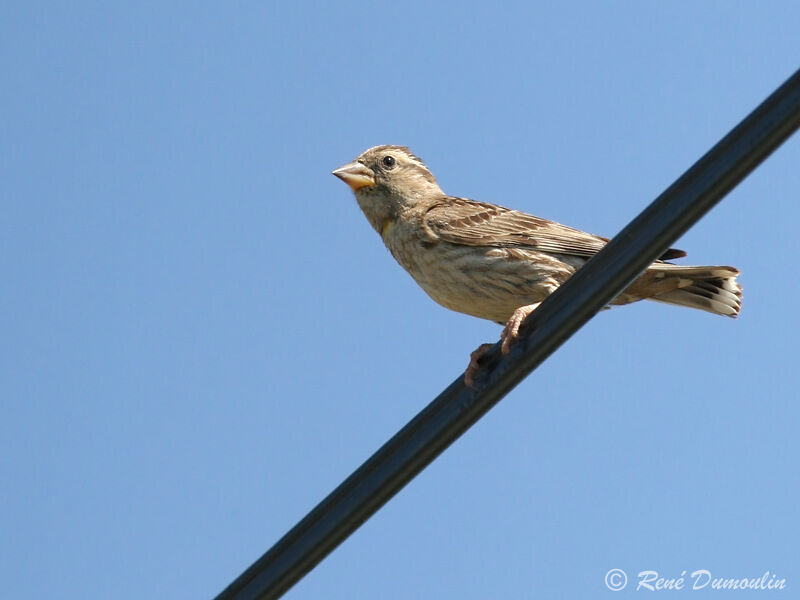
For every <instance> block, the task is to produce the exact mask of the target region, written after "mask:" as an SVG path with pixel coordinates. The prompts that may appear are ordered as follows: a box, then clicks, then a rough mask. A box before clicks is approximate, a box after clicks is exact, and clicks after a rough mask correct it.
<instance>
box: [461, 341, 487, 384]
mask: <svg viewBox="0 0 800 600" xmlns="http://www.w3.org/2000/svg"><path fill="white" fill-rule="evenodd" d="M493 346H494V344H481V345H480V346H478V347H477V348H475V350H473V352H472V354H470V355H469V365H468V366H467V370H466V371H464V383H465V384H466V385H467V387H472V384H474V383H475V377H476V376H477V375H478V373H480V370H481V365H480V360H481V359H482V358H483V357H484V356H485V355H486V353H487V352H488V351H489V350H491V349H492V347H493Z"/></svg>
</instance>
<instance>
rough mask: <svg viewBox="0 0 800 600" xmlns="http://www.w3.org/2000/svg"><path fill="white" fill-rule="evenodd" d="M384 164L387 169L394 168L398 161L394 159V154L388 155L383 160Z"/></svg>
mask: <svg viewBox="0 0 800 600" xmlns="http://www.w3.org/2000/svg"><path fill="white" fill-rule="evenodd" d="M381 162H382V163H383V166H384V167H386V168H387V169H394V166H395V165H396V164H397V161H396V160H395V159H394V156H390V155H386V156H384V157H383V160H382V161H381Z"/></svg>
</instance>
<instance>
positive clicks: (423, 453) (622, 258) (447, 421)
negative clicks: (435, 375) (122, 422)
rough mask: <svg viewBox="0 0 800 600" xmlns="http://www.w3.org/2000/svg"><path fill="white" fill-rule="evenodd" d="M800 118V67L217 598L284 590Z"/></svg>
mask: <svg viewBox="0 0 800 600" xmlns="http://www.w3.org/2000/svg"><path fill="white" fill-rule="evenodd" d="M798 126H800V70H798V71H797V72H795V73H794V75H792V76H791V77H790V78H789V79H788V80H787V81H786V82H785V83H784V84H783V85H782V86H781V87H780V88H778V89H777V90H776V91H775V92H774V93H773V94H772V95H771V96H770V97H769V98H767V99H766V100H765V101H764V102H763V103H762V104H761V105H760V106H759V107H758V108H756V109H755V110H754V111H753V112H752V113H751V114H750V115H749V116H747V117H746V118H745V119H744V120H743V121H742V122H741V123H740V124H739V125H737V126H736V127H735V128H734V129H733V130H732V131H731V132H730V133H729V134H728V135H727V136H725V137H724V138H723V139H722V140H721V141H720V142H719V143H717V145H716V146H714V147H713V148H712V149H711V150H710V151H709V152H708V153H707V154H706V155H705V156H703V157H702V158H701V159H700V160H698V161H697V162H696V163H695V164H694V165H693V166H692V167H691V168H690V169H689V170H688V171H686V173H684V174H683V175H682V176H681V177H680V178H679V179H678V180H677V181H675V183H673V184H672V185H671V186H670V187H669V188H668V189H667V190H666V191H665V192H664V193H662V194H661V195H660V196H659V197H658V198H657V199H656V200H655V201H654V202H653V203H652V204H651V205H650V206H648V207H647V208H646V209H645V210H644V212H642V213H641V214H640V215H639V216H638V217H636V219H634V220H633V221H632V222H631V223H630V224H629V225H628V226H627V227H625V229H623V230H622V231H621V232H620V233H619V234H618V235H617V236H616V237H614V239H613V240H611V242H609V243H608V245H607V246H606V247H605V248H603V250H602V251H600V252H599V253H598V254H597V255H596V256H595V257H594V258H592V259H591V260H590V261H589V262H588V263H587V264H586V265H585V266H584V267H583V268H581V269H580V270H579V271H578V272H577V273H576V274H575V275H574V276H573V277H571V278H570V279H569V280H568V281H567V282H566V283H565V284H564V285H563V286H561V287H560V288H559V289H558V290H556V292H555V293H553V294H552V295H551V296H550V297H549V298H547V300H546V301H545V302H543V303H542V305H541V306H540V307H539V308H538V309H537V310H536V311H535V312H534V313H533V314H532V315H531V317H530V318H529V319H528V321H527V322H526V323H525V327H524V329H525V330H527V331H528V332H529V335H527V336H526V337H524V338H523V339H521V340H520V342H519V343H517V344H515V345H514V346H513V347H512V351H511V353H510V354H509V355H508V356H507V357H505V359H503V360H500V356H499V346H495V348H494V349H493V350H492V351H491V352H490V353H489V355H488V356H487V357H486V362H487V369H486V374H485V375H484V376H483V377H482V378H480V379H479V380H478V381H477V382H476V385H475V387H473V388H467V387H465V386H464V383H463V376H462V375H459V376H458V377H457V378H456V380H455V381H454V382H453V383H452V384H450V386H449V387H448V388H447V389H446V390H444V391H443V392H442V393H441V394H440V395H439V396H438V397H437V398H436V399H435V400H434V401H433V402H431V403H430V404H429V405H428V406H427V407H425V409H423V410H422V412H420V413H419V414H418V415H417V416H416V417H414V419H412V420H411V421H410V422H409V423H408V424H407V425H406V426H405V427H403V428H402V429H401V430H400V431H399V432H398V433H396V434H395V435H394V436H393V437H392V438H391V439H390V440H389V441H388V442H386V443H385V444H384V445H383V446H382V447H381V448H380V449H379V450H378V451H377V452H375V454H373V455H372V456H371V457H370V458H369V459H368V460H367V461H366V462H365V463H364V464H363V465H361V466H360V467H359V468H358V469H357V470H356V471H355V472H354V473H353V474H352V475H350V477H348V478H347V479H346V480H345V481H344V482H343V483H342V484H341V485H339V487H337V488H336V489H335V490H334V491H333V492H331V493H330V494H329V495H328V497H327V498H325V499H324V500H323V501H322V502H320V503H319V505H317V507H316V508H314V509H313V510H312V511H311V512H310V513H309V514H308V515H307V516H306V517H305V518H303V519H302V520H301V521H300V522H299V523H298V524H297V525H295V526H294V527H293V528H292V529H291V530H290V531H289V532H288V533H287V534H286V535H284V536H283V537H282V538H281V539H280V540H279V541H278V542H277V543H276V544H275V545H274V546H273V547H272V548H270V550H269V551H267V552H266V553H265V554H264V555H263V556H262V557H261V558H259V559H258V560H257V561H256V562H255V563H253V564H252V566H250V567H249V568H248V569H247V570H246V571H244V572H243V573H242V574H241V575H240V576H239V577H237V578H236V579H235V580H234V581H233V582H232V583H231V584H230V585H229V586H228V587H227V588H225V590H223V591H222V593H220V594H219V596H217V600H231V599H237V600H244V599H251V598H259V599H268V598H278V597H279V596H281V595H282V594H283V593H284V592H285V591H286V590H288V589H289V588H290V587H291V586H292V585H294V584H295V583H296V582H297V581H298V580H299V579H300V578H301V577H303V576H304V575H305V574H306V573H308V571H310V570H311V569H312V568H314V566H315V565H316V564H317V563H319V562H320V561H321V560H322V559H323V558H324V557H325V556H326V555H327V554H328V553H329V552H331V551H332V550H333V549H334V548H336V546H338V545H339V544H340V543H341V542H342V541H344V540H345V539H346V538H347V536H349V535H350V534H351V533H352V532H353V531H355V530H356V529H357V528H358V527H359V526H360V525H361V524H362V523H363V522H364V521H366V520H367V519H368V518H369V517H370V516H372V514H373V513H375V512H376V511H377V510H378V509H379V508H380V507H381V506H382V505H383V504H384V503H386V502H387V501H388V500H389V499H390V498H391V497H392V496H394V495H395V494H396V493H397V492H398V491H399V490H400V489H401V488H402V487H403V486H404V485H405V484H407V483H408V482H409V481H411V479H413V478H414V476H416V475H417V474H418V473H419V472H420V471H422V469H424V468H425V467H426V466H427V465H428V464H430V463H431V462H432V461H433V460H434V459H435V458H436V457H437V456H438V455H439V454H441V452H443V451H444V450H445V448H447V447H448V446H449V445H450V444H451V443H452V442H453V441H455V440H456V439H457V438H458V437H459V436H460V435H461V434H462V433H464V432H465V431H466V430H467V429H469V427H470V426H472V425H473V424H474V423H475V422H476V421H477V420H478V419H480V417H481V416H483V415H484V414H485V413H486V411H488V410H489V409H490V408H491V407H492V406H494V405H495V404H496V403H497V402H498V401H500V399H501V398H503V396H505V395H506V394H507V393H508V392H509V391H510V390H511V389H513V388H514V387H515V386H516V385H517V384H518V383H519V382H520V381H522V379H523V378H525V377H526V376H527V375H528V374H529V373H530V372H531V371H533V369H535V368H536V367H537V366H538V365H539V364H541V363H542V362H543V361H544V360H545V359H546V358H547V357H548V356H549V355H550V354H552V353H553V352H554V351H555V350H556V349H557V348H558V347H559V346H560V345H561V344H562V343H563V342H564V341H566V340H567V339H568V338H569V337H570V336H571V335H572V334H573V333H575V331H577V330H578V329H579V328H580V327H581V326H582V325H583V324H584V323H586V321H588V320H589V319H590V318H591V317H592V316H593V315H594V314H595V313H596V312H597V311H598V310H600V309H601V308H603V307H604V306H605V305H607V304H608V303H609V302H610V301H611V300H612V299H613V298H614V297H615V296H617V294H619V292H621V291H622V290H623V289H624V288H625V287H626V286H627V285H628V284H629V283H630V282H631V281H633V279H635V278H636V277H637V276H638V275H639V274H640V273H641V272H642V271H643V270H644V269H645V268H646V267H647V266H648V265H649V264H650V263H651V262H652V261H653V260H655V259H656V258H657V257H658V256H660V255H661V254H662V253H663V252H664V251H665V250H666V249H667V248H668V247H669V246H670V245H671V244H672V243H673V242H674V241H675V240H676V239H677V238H678V237H679V236H680V235H681V234H682V233H684V232H685V231H686V230H687V229H689V227H691V226H692V225H693V224H694V223H696V222H697V221H698V220H699V219H700V218H701V217H702V216H703V215H704V214H705V213H706V212H708V211H709V210H710V209H711V208H712V207H713V206H714V205H715V204H716V203H717V202H719V201H720V200H721V199H722V198H723V196H725V194H727V193H728V192H729V191H730V190H731V189H732V188H733V187H734V186H736V185H737V184H738V183H739V182H740V181H742V180H743V179H744V178H745V177H746V176H747V175H748V174H749V173H750V172H751V171H752V170H753V169H754V168H755V167H756V166H758V165H759V164H760V163H761V162H762V161H763V160H764V159H765V158H766V157H767V156H769V154H770V153H772V151H773V150H775V149H776V148H777V147H778V146H779V145H780V144H781V143H782V142H784V141H785V140H786V139H787V138H788V137H789V136H790V135H791V134H792V133H794V131H795V130H796V129H797V128H798Z"/></svg>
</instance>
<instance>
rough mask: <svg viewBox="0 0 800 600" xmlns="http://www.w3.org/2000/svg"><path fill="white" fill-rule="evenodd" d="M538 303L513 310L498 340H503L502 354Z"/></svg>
mask: <svg viewBox="0 0 800 600" xmlns="http://www.w3.org/2000/svg"><path fill="white" fill-rule="evenodd" d="M540 304H541V302H537V303H535V304H528V305H527V306H520V307H519V308H518V309H517V310H515V311H514V314H513V315H511V318H510V319H509V320H508V323H506V326H505V328H504V329H503V333H502V334H501V335H500V340H501V341H502V342H503V344H502V345H501V346H500V350H501V351H502V352H503V355H506V354H508V353H509V352H510V351H511V343H512V342H513V341H514V340H516V339H517V338H518V337H519V328H520V325H522V323H523V322H524V321H525V319H526V318H527V317H528V315H529V314H531V313H532V312H533V311H534V310H536V309H537V308H538V307H539V305H540ZM470 364H472V363H470Z"/></svg>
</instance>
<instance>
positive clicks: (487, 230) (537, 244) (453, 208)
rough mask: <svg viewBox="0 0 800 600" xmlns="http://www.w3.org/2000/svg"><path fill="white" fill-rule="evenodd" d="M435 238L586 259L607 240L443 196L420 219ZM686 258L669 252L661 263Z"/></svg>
mask: <svg viewBox="0 0 800 600" xmlns="http://www.w3.org/2000/svg"><path fill="white" fill-rule="evenodd" d="M424 222H425V226H426V228H427V229H428V230H429V231H430V232H431V233H433V234H434V236H435V237H437V238H439V239H441V240H443V241H446V242H450V243H453V244H461V245H465V246H502V247H526V248H532V249H536V250H539V251H542V252H550V253H554V254H569V255H573V256H583V257H590V256H593V255H594V254H596V253H597V252H598V251H599V250H600V249H601V248H602V247H603V246H605V245H606V243H607V242H608V238H604V237H600V236H597V235H592V234H590V233H585V232H583V231H579V230H577V229H573V228H571V227H567V226H565V225H561V224H559V223H555V222H553V221H548V220H547V219H540V218H539V217H534V216H533V215H529V214H526V213H524V212H520V211H517V210H511V209H509V208H503V207H502V206H496V205H494V204H489V203H486V202H477V201H475V200H468V199H466V198H455V197H451V196H448V197H445V198H443V199H442V200H441V201H440V202H437V203H436V204H435V205H433V206H432V207H431V208H430V209H428V211H427V213H426V214H425V217H424ZM681 256H686V253H685V252H683V251H682V250H675V249H670V250H667V251H666V252H665V253H664V254H663V255H662V256H661V259H662V260H669V259H672V258H679V257H681Z"/></svg>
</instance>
